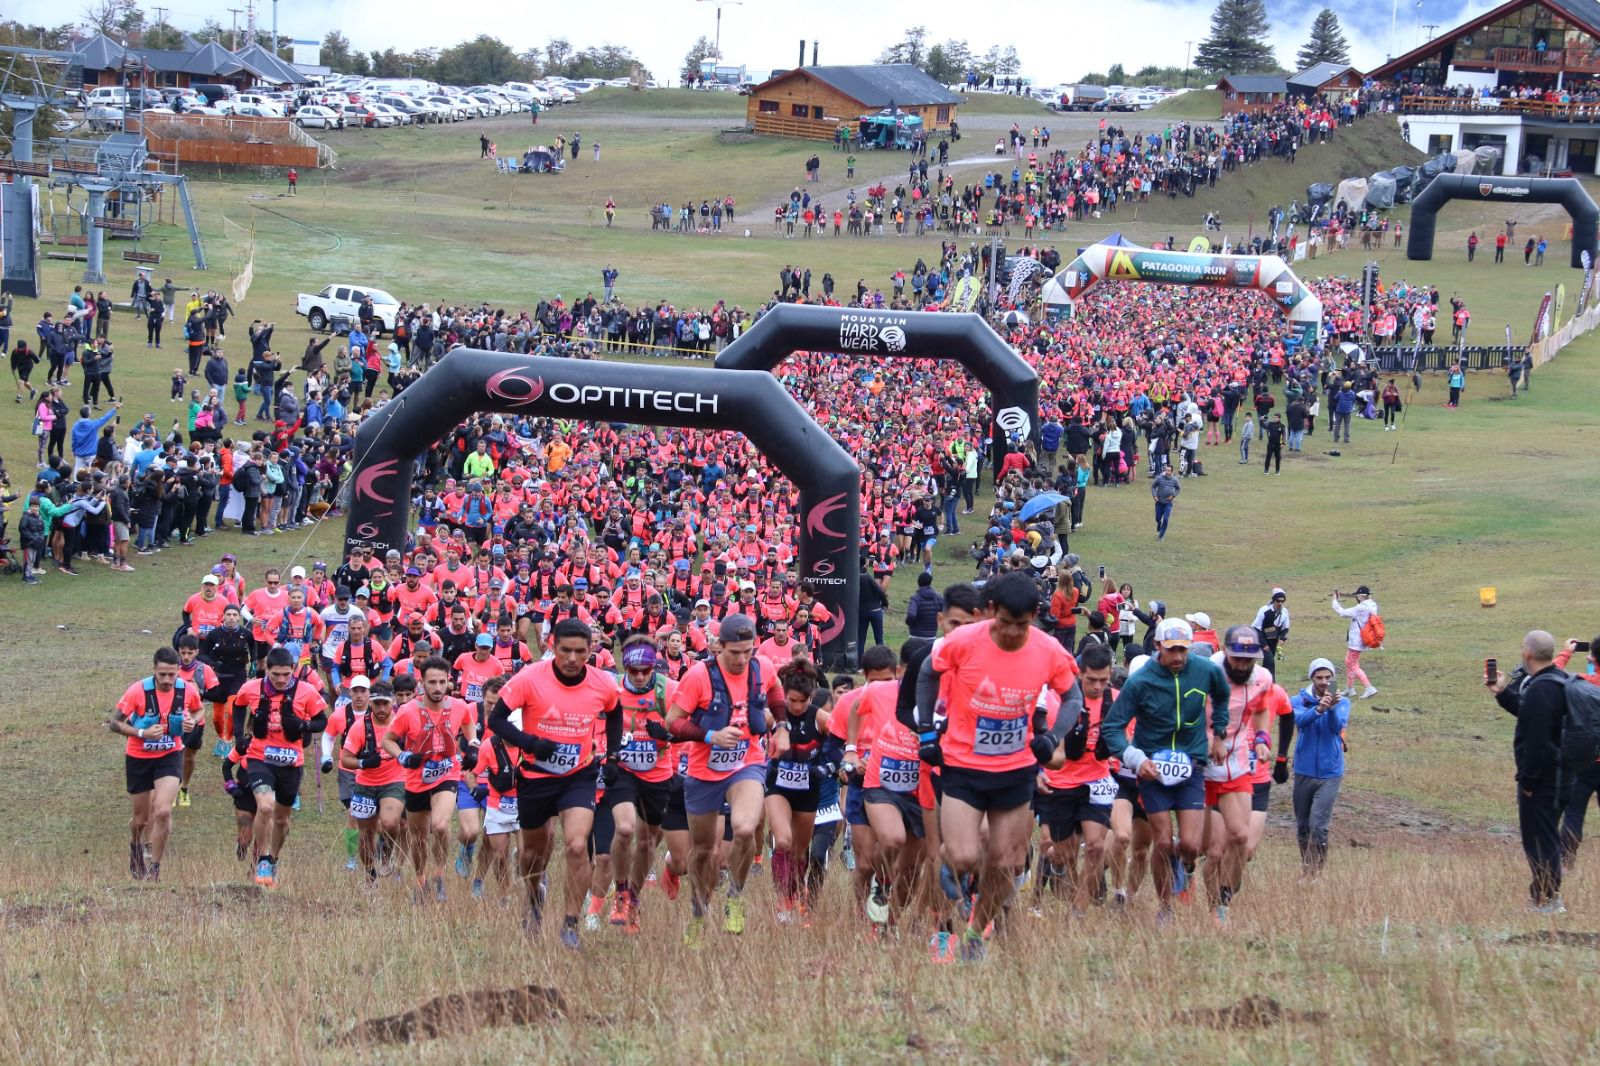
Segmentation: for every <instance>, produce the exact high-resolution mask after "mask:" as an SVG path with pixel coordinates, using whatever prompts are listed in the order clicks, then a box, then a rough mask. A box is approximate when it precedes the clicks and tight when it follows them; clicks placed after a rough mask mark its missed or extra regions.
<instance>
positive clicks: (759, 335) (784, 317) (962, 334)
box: [716, 304, 1039, 576]
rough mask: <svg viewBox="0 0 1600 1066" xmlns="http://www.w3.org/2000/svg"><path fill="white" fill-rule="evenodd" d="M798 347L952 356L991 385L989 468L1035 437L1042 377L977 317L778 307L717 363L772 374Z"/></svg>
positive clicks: (918, 356) (906, 355)
mask: <svg viewBox="0 0 1600 1066" xmlns="http://www.w3.org/2000/svg"><path fill="white" fill-rule="evenodd" d="M795 352H838V353H841V354H844V355H851V354H855V353H860V354H863V355H874V356H882V357H885V358H894V359H952V360H954V361H955V362H958V363H960V364H961V365H962V366H964V367H966V368H967V371H968V372H969V373H971V374H972V376H973V377H975V378H977V379H978V381H980V382H981V383H982V384H983V385H984V387H985V388H987V389H988V390H989V399H990V403H989V407H990V410H992V411H993V412H994V415H995V420H994V427H993V434H994V446H993V449H992V450H991V451H990V453H989V454H990V455H991V457H993V459H994V469H996V470H998V469H999V467H1000V463H999V459H1000V457H1001V456H1003V455H1004V454H1005V452H1006V450H1007V445H1008V441H1009V440H1012V439H1017V440H1033V441H1035V442H1037V440H1038V437H1039V375H1038V374H1037V373H1036V372H1035V371H1034V369H1033V367H1032V366H1030V365H1029V364H1028V361H1027V360H1026V359H1024V358H1023V357H1022V356H1020V355H1018V354H1017V352H1016V350H1015V349H1014V348H1012V347H1011V345H1009V344H1007V343H1006V342H1005V341H1004V340H1003V339H1001V337H1000V335H999V334H997V333H996V332H995V331H994V330H993V329H992V328H991V327H990V325H989V323H987V322H985V321H984V320H983V316H982V315H973V314H959V313H944V312H938V311H874V310H865V309H861V308H854V307H822V306H819V305H814V304H778V305H777V306H775V307H773V308H772V309H771V310H769V311H768V312H767V313H766V314H764V315H762V316H761V320H760V321H759V322H757V323H756V324H755V325H753V326H751V327H750V328H749V329H748V330H746V331H745V332H744V333H743V334H742V335H741V336H740V337H739V339H738V340H736V341H734V342H733V343H732V344H730V345H728V346H727V347H726V348H724V349H723V350H722V352H721V353H720V354H719V355H718V356H717V359H716V365H717V366H718V367H719V368H724V369H728V370H766V371H770V370H771V369H772V368H774V367H776V366H777V365H778V364H779V363H781V362H783V361H784V360H785V359H787V358H789V356H790V355H792V354H793V353H795ZM801 576H804V575H803V574H802V575H801Z"/></svg>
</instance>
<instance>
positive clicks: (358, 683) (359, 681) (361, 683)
mask: <svg viewBox="0 0 1600 1066" xmlns="http://www.w3.org/2000/svg"><path fill="white" fill-rule="evenodd" d="M345 685H346V687H348V688H371V687H372V681H371V680H369V679H368V677H367V675H366V674H357V675H356V676H355V677H352V678H351V679H350V680H349V681H347V682H345Z"/></svg>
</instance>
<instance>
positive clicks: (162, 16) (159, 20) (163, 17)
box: [155, 7, 172, 26]
mask: <svg viewBox="0 0 1600 1066" xmlns="http://www.w3.org/2000/svg"><path fill="white" fill-rule="evenodd" d="M170 10H172V9H171V8H167V7H158V8H156V9H155V13H156V25H157V26H165V25H166V24H167V12H168V11H170Z"/></svg>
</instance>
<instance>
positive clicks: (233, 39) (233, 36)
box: [228, 7, 244, 52]
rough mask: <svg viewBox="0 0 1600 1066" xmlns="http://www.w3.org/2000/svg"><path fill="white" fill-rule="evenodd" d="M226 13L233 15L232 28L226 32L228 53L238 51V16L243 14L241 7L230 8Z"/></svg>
mask: <svg viewBox="0 0 1600 1066" xmlns="http://www.w3.org/2000/svg"><path fill="white" fill-rule="evenodd" d="M228 11H229V12H231V13H232V15H233V28H232V29H230V30H229V31H228V51H230V52H237V51H238V50H239V16H240V15H241V14H243V13H244V8H242V7H230V8H228Z"/></svg>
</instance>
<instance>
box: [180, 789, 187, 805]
mask: <svg viewBox="0 0 1600 1066" xmlns="http://www.w3.org/2000/svg"><path fill="white" fill-rule="evenodd" d="M178 806H180V807H187V806H189V790H188V789H186V788H180V789H178Z"/></svg>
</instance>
